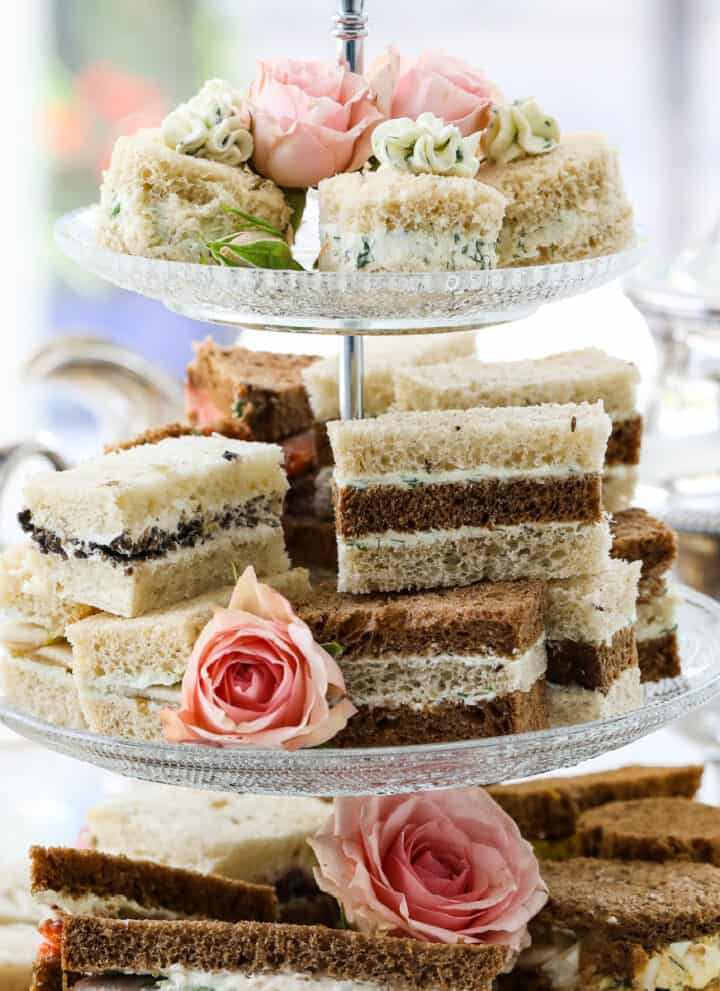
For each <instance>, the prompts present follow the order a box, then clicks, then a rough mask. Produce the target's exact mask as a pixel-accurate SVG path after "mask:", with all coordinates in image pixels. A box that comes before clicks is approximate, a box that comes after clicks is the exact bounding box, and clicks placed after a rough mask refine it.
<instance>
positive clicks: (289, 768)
mask: <svg viewBox="0 0 720 991" xmlns="http://www.w3.org/2000/svg"><path fill="white" fill-rule="evenodd" d="M338 8H339V9H338V14H337V16H336V17H335V18H334V31H333V33H334V36H335V38H336V39H337V42H338V48H339V58H340V59H341V60H342V61H343V62H345V63H346V64H347V65H348V66H349V67H350V68H351V69H353V70H355V71H362V68H363V45H364V39H365V37H366V36H367V15H366V13H365V9H364V8H365V3H364V0H338ZM94 226H95V210H94V208H86V209H82V210H78V211H75V212H74V213H71V214H68V215H67V216H65V217H63V218H61V220H60V221H59V222H58V225H57V231H56V233H57V239H58V241H59V244H60V247H61V248H62V249H63V251H64V252H65V253H66V254H67V255H68V256H69V257H70V258H72V259H74V260H75V261H76V262H78V263H79V264H81V265H82V266H83V267H84V268H86V269H87V270H88V271H90V272H92V273H94V274H95V275H98V276H100V277H102V278H104V279H107V280H108V281H110V282H112V283H114V284H115V285H117V286H120V287H122V288H123V289H129V290H132V291H134V292H138V293H141V294H142V295H145V296H148V297H151V298H153V299H157V300H160V301H161V302H162V303H164V304H165V305H166V306H167V307H169V308H170V309H172V310H176V311H177V312H179V313H182V314H184V315H186V316H189V317H194V318H197V319H198V320H204V321H210V322H214V323H218V324H225V325H231V326H235V327H238V328H252V329H257V330H267V331H272V330H282V331H295V332H298V333H313V334H335V335H339V336H340V338H341V346H342V347H341V360H340V374H339V389H340V396H339V399H340V411H341V416H342V417H343V418H346V419H349V418H357V417H362V415H363V337H365V336H381V335H389V334H394V335H397V334H429V333H447V332H450V331H458V330H480V329H482V328H486V327H489V326H492V325H497V324H502V323H507V322H509V321H513V320H517V319H520V318H522V317H526V316H528V315H530V314H531V313H533V312H535V311H536V310H537V309H538V308H539V307H540V306H542V305H544V304H546V303H550V302H553V301H555V300H561V299H567V298H569V297H571V296H575V295H578V294H580V293H584V292H587V291H588V290H590V289H594V288H596V287H598V286H601V285H603V284H605V283H607V282H609V281H611V280H613V279H616V278H618V277H620V276H622V275H624V274H625V273H627V272H628V271H629V270H630V269H631V268H632V267H633V266H634V265H635V264H636V263H637V261H638V260H639V259H640V256H641V250H640V248H639V247H634V248H631V249H630V250H627V251H623V252H620V253H618V254H613V255H608V256H605V257H601V258H593V259H590V260H586V261H579V262H568V263H563V264H558V265H540V266H532V267H528V268H519V269H499V270H493V271H482V272H457V273H455V272H451V273H447V272H438V273H429V274H425V273H423V274H384V273H382V274H372V273H364V272H357V273H351V274H339V273H320V272H312V271H303V272H295V271H266V270H257V269H236V268H221V267H214V266H205V265H197V264H185V263H179V262H164V261H156V260H151V259H146V258H137V257H132V256H129V255H123V254H118V253H115V252H112V251H108V250H106V249H103V248H100V247H98V245H97V244H96V240H95V232H94ZM683 594H684V602H683V604H682V606H681V608H680V616H679V631H680V650H681V654H682V659H683V676H682V677H681V678H678V679H675V680H673V681H667V682H661V683H659V684H657V685H651V686H648V688H647V690H646V699H645V705H644V706H643V707H642V708H641V709H638V710H636V711H634V712H630V713H628V714H626V715H622V716H617V717H615V718H611V719H604V720H599V721H596V722H592V723H585V724H582V725H577V726H570V727H563V728H560V729H550V730H542V731H539V732H534V733H524V734H520V735H515V736H503V737H493V738H489V739H477V740H467V741H463V742H460V743H440V744H428V745H420V746H410V747H374V748H364V749H335V748H333V747H332V746H331V745H330V746H327V747H322V748H317V749H308V750H301V751H298V752H296V753H292V754H291V753H287V752H285V751H281V750H267V749H259V748H250V747H248V748H233V749H216V748H213V747H207V746H202V745H198V744H180V745H178V744H149V743H144V742H138V741H132V740H120V739H111V738H106V737H100V736H97V735H95V734H92V733H87V732H79V731H73V730H68V729H62V728H58V727H54V726H50V725H48V724H47V723H43V722H41V721H39V720H37V719H34V718H32V717H30V716H28V715H26V714H23V713H21V712H19V711H18V710H16V709H13V708H11V707H9V706H8V705H6V704H2V703H1V702H0V722H2V723H4V724H5V725H6V726H8V727H9V728H11V729H13V730H15V731H16V732H18V733H20V734H21V735H23V736H26V737H28V738H30V739H32V740H35V741H37V742H39V743H41V744H43V745H45V746H47V747H49V748H51V749H52V750H55V751H58V752H60V753H63V754H66V755H69V756H71V757H75V758H78V759H80V760H84V761H89V762H90V763H93V764H96V765H99V766H101V767H104V768H107V769H108V770H111V771H115V772H118V773H120V774H124V775H128V776H131V777H134V778H144V779H147V780H151V781H159V782H164V783H167V784H176V785H186V786H191V787H197V788H214V789H219V790H226V791H244V792H255V793H266V794H285V795H348V794H390V793H400V792H411V791H422V790H427V789H433V788H447V787H462V786H467V785H473V784H487V783H491V782H497V781H503V780H507V779H511V778H519V777H525V776H529V775H533V774H539V773H543V772H546V771H551V770H554V769H558V768H561V767H569V766H572V765H575V764H578V763H580V762H581V761H584V760H587V759H589V758H592V757H595V756H598V755H600V754H602V753H605V752H607V751H609V750H613V749H616V748H618V747H621V746H624V745H625V744H628V743H631V742H632V741H633V740H636V739H638V738H639V737H642V736H644V735H646V734H648V733H650V732H652V731H654V730H656V729H659V728H660V727H662V726H664V725H667V724H668V723H670V722H672V721H674V720H676V719H678V718H680V717H681V716H685V715H687V714H688V713H690V712H691V711H693V710H695V709H697V708H699V707H700V706H702V705H703V704H705V703H706V702H708V701H709V700H710V699H711V698H712V697H713V696H715V695H717V694H718V693H720V605H718V604H717V603H715V602H714V601H713V600H712V599H709V598H708V597H706V596H703V595H701V594H700V593H698V592H694V591H692V590H690V589H683Z"/></svg>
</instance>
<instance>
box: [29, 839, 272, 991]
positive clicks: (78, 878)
mask: <svg viewBox="0 0 720 991" xmlns="http://www.w3.org/2000/svg"><path fill="white" fill-rule="evenodd" d="M30 879H31V890H32V893H33V896H34V898H35V900H36V901H37V903H38V904H39V905H41V906H44V907H45V908H46V909H48V910H49V912H50V917H49V918H48V919H47V920H46V921H45V922H43V923H42V924H41V925H40V933H41V935H42V936H43V937H44V940H45V941H44V943H43V944H42V945H41V947H40V949H39V952H38V957H37V960H36V963H35V967H34V973H33V991H60V989H61V988H62V969H61V965H60V955H61V948H62V940H63V933H64V930H65V927H66V926H67V924H68V921H69V920H70V919H71V918H72V917H73V916H81V915H82V916H87V917H98V918H116V919H164V920H167V919H220V920H224V921H226V922H238V921H241V920H247V919H249V920H257V921H261V922H272V921H274V920H275V919H276V918H277V898H276V895H275V891H274V889H273V888H272V887H269V886H263V885H254V884H248V883H246V882H243V881H231V880H228V879H227V878H222V877H219V876H217V875H212V874H200V873H198V872H197V871H189V870H184V869H182V868H176V867H167V866H164V865H161V864H156V863H154V862H152V861H149V860H131V859H129V858H128V857H122V856H116V855H113V854H107V853H101V852H99V851H96V850H77V849H74V848H70V847H39V846H35V847H32V848H31V849H30Z"/></svg>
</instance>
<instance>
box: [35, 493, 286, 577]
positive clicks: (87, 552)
mask: <svg viewBox="0 0 720 991" xmlns="http://www.w3.org/2000/svg"><path fill="white" fill-rule="evenodd" d="M281 511H282V500H281V499H278V498H272V497H268V496H255V498H254V499H250V500H249V501H248V502H245V503H242V504H241V505H239V506H228V505H225V506H223V507H222V509H220V510H219V511H217V512H214V513H202V512H201V511H200V510H198V511H197V513H196V514H195V515H193V516H187V515H183V516H181V517H180V520H179V522H178V525H177V527H176V528H175V529H174V530H172V531H168V530H162V529H160V527H156V526H151V527H148V528H147V529H146V530H144V531H143V532H142V534H140V536H138V537H131V536H130V535H129V534H127V533H121V534H120V535H119V536H118V537H116V538H115V539H114V540H113V541H111V542H110V543H109V544H100V543H96V542H95V541H92V540H81V539H79V538H68V539H64V538H61V537H59V536H58V535H57V534H56V533H53V532H52V531H51V530H47V529H45V528H44V527H39V526H36V525H35V524H34V523H33V519H32V513H31V512H30V510H29V509H25V510H23V511H22V512H21V513H19V514H18V521H19V523H20V526H21V527H22V529H23V530H24V531H25V533H27V534H29V535H30V537H31V538H32V540H33V541H34V542H35V544H36V545H37V546H38V548H39V549H40V550H41V551H42V553H43V554H58V555H60V557H62V558H66V559H67V558H70V557H74V558H89V557H101V558H105V559H107V560H110V561H115V562H117V563H119V564H124V563H126V562H128V561H147V560H149V559H150V558H157V557H163V556H164V555H165V554H168V553H170V552H171V551H174V550H178V549H179V548H181V547H194V546H195V545H196V544H201V543H204V542H205V541H206V540H208V539H210V538H211V537H212V536H213V535H214V533H215V532H216V531H217V530H218V529H220V530H230V529H235V528H237V527H242V528H246V529H254V528H255V527H257V526H261V525H263V524H264V525H265V526H272V527H277V526H280V513H281Z"/></svg>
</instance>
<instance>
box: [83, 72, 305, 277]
mask: <svg viewBox="0 0 720 991" xmlns="http://www.w3.org/2000/svg"><path fill="white" fill-rule="evenodd" d="M238 99H239V96H238V94H236V93H235V92H234V91H233V90H232V88H231V87H230V86H229V85H228V84H227V83H222V81H221V80H211V81H209V82H208V83H206V84H205V86H204V87H203V89H202V90H201V91H200V93H198V94H197V96H196V97H194V98H193V100H191V101H190V102H189V104H185V105H183V106H181V107H178V108H177V110H175V111H174V112H173V114H171V115H170V116H169V117H168V118H167V119H166V120H165V122H164V124H163V127H162V128H157V129H147V130H140V131H137V132H136V133H135V134H133V135H130V136H128V137H120V138H118V140H117V141H116V142H115V147H114V148H113V153H112V158H111V160H110V165H109V166H108V169H107V171H106V172H105V173H104V175H103V183H102V186H101V189H100V206H99V208H98V214H97V240H98V243H99V244H100V245H102V246H103V247H105V248H109V249H110V250H112V251H120V252H123V253H125V254H128V255H141V256H142V257H144V258H162V259H166V260H169V261H181V262H199V261H201V260H203V259H204V258H205V257H207V255H208V249H207V247H206V245H207V242H208V241H213V240H217V239H219V238H222V237H225V236H226V235H228V234H232V233H233V232H235V231H236V230H237V229H238V226H239V224H238V218H237V216H236V215H233V213H232V212H230V211H228V209H227V208H228V207H230V208H231V209H234V210H241V211H242V212H243V213H245V214H250V215H252V216H255V217H257V218H259V219H260V220H263V221H265V222H266V223H269V224H271V225H272V226H273V227H275V228H276V229H277V230H279V231H281V232H283V233H287V235H288V237H291V236H292V228H291V227H290V221H291V217H292V210H291V207H290V206H289V204H288V203H287V201H286V199H285V196H284V195H283V192H282V190H281V189H280V188H279V187H278V186H276V185H275V183H274V182H271V181H270V180H269V179H263V178H262V177H261V176H258V175H256V174H255V173H254V172H253V171H252V170H251V169H250V168H249V167H248V165H247V164H245V163H246V161H247V159H248V158H249V157H250V154H251V153H252V136H251V134H250V133H249V129H248V127H249V122H247V121H245V122H244V121H243V120H242V117H241V114H242V111H241V109H240V108H239V107H238V106H237V102H238ZM198 102H199V104H200V105H198Z"/></svg>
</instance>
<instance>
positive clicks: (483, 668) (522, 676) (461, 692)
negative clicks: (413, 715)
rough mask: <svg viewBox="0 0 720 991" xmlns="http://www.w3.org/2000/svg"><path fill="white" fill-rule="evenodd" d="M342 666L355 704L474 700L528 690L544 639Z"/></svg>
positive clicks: (537, 673) (420, 705)
mask: <svg viewBox="0 0 720 991" xmlns="http://www.w3.org/2000/svg"><path fill="white" fill-rule="evenodd" d="M341 664H342V661H341ZM342 668H343V675H344V677H345V684H346V686H347V690H348V694H349V695H350V698H351V699H352V700H353V702H354V703H355V704H356V705H363V706H368V707H370V708H372V707H374V706H382V707H383V708H387V707H393V706H400V705H403V706H408V707H410V708H411V709H418V710H422V709H425V708H426V707H427V706H432V705H436V704H438V703H441V702H454V703H456V704H457V705H478V704H479V703H481V702H490V701H492V700H493V699H495V698H497V697H499V696H503V695H508V694H509V693H510V692H529V691H530V690H531V689H532V688H533V686H534V685H535V683H536V682H537V681H538V679H539V678H542V677H543V676H544V674H545V671H546V669H547V658H546V655H545V644H544V642H543V641H542V640H538V641H537V642H536V643H535V644H533V645H532V647H530V648H529V649H528V650H526V651H525V652H524V653H522V654H519V655H516V656H515V657H501V656H498V655H494V654H469V655H461V654H443V655H441V656H436V657H433V656H423V657H419V656H408V655H397V656H385V657H381V658H358V659H357V660H353V661H348V662H347V663H345V664H342Z"/></svg>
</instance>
